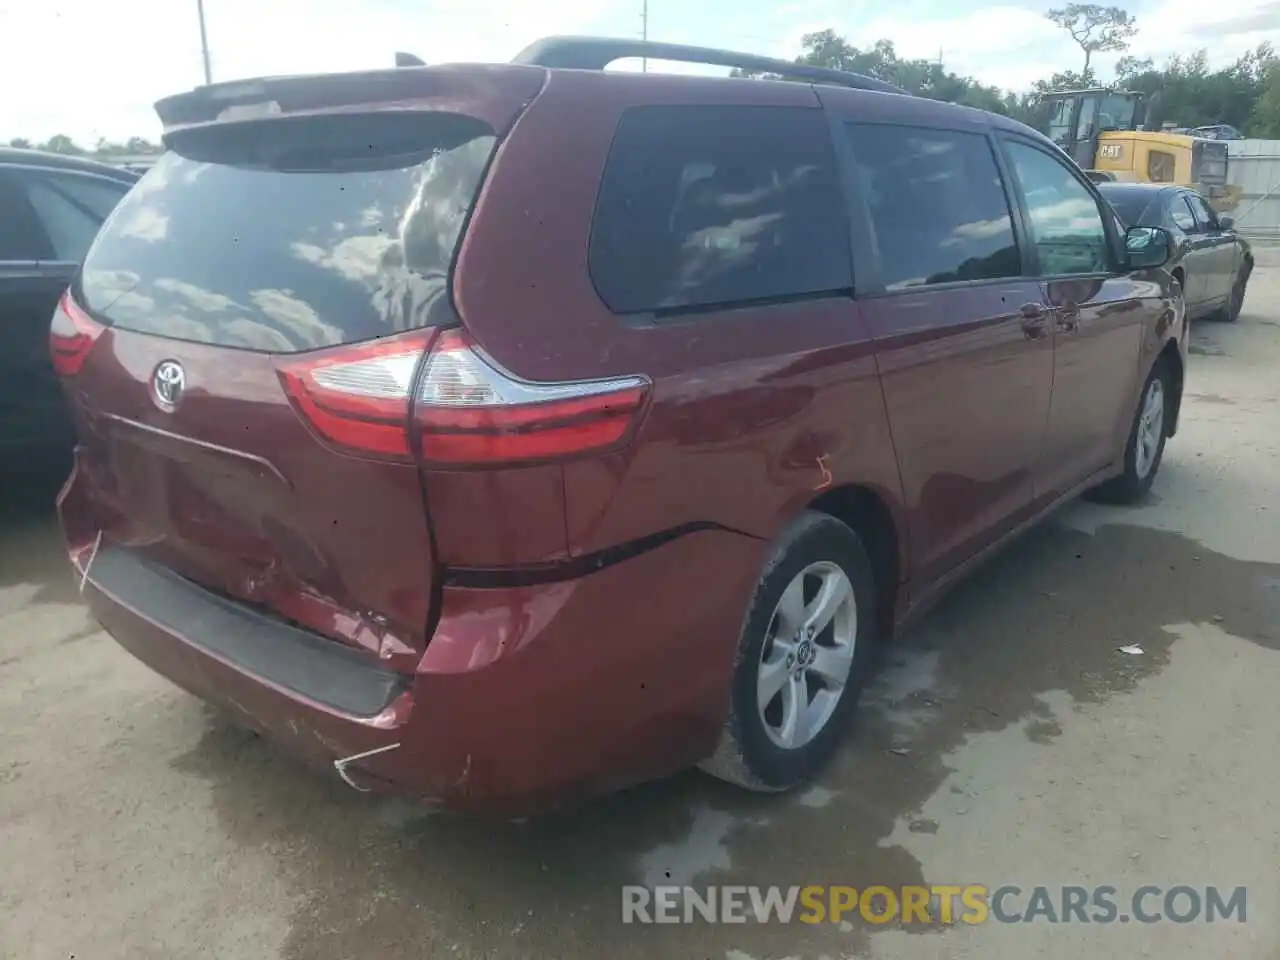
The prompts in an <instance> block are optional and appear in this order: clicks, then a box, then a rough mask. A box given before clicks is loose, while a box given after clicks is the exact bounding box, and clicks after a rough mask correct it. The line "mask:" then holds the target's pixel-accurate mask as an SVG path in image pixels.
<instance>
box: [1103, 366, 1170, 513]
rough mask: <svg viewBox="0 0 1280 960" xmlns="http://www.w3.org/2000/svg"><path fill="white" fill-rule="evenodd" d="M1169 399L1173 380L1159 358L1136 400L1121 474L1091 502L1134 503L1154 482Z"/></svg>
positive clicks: (1158, 467) (1105, 486) (1165, 429)
mask: <svg viewBox="0 0 1280 960" xmlns="http://www.w3.org/2000/svg"><path fill="white" fill-rule="evenodd" d="M1172 399H1173V377H1172V375H1171V373H1170V370H1169V364H1168V362H1167V361H1166V360H1164V359H1163V358H1161V359H1159V360H1157V361H1156V364H1155V366H1154V367H1153V368H1152V369H1151V373H1150V374H1149V375H1148V376H1147V382H1146V384H1145V385H1144V386H1143V388H1142V395H1141V398H1140V399H1139V400H1138V410H1137V412H1136V413H1135V414H1134V417H1133V426H1132V427H1130V429H1129V442H1128V443H1127V444H1125V448H1124V472H1123V473H1122V474H1120V476H1118V477H1115V478H1114V479H1112V480H1108V481H1107V482H1106V483H1104V484H1102V486H1100V487H1098V488H1097V489H1096V490H1095V491H1094V498H1095V499H1097V500H1102V501H1105V502H1107V503H1137V502H1138V501H1139V500H1141V499H1142V498H1143V497H1145V496H1146V495H1147V491H1148V490H1150V489H1151V485H1152V484H1153V483H1154V482H1155V479H1156V473H1157V472H1158V471H1159V470H1160V463H1161V461H1162V460H1163V459H1164V445H1165V441H1166V440H1167V439H1168V438H1169V433H1168V423H1169V403H1170V402H1171V401H1172Z"/></svg>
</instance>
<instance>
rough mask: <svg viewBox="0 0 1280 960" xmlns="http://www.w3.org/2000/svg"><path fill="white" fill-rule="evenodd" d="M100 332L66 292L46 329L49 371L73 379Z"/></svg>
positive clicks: (100, 328) (95, 324) (100, 329)
mask: <svg viewBox="0 0 1280 960" xmlns="http://www.w3.org/2000/svg"><path fill="white" fill-rule="evenodd" d="M102 330H103V326H102V324H100V323H98V322H97V321H95V320H94V319H93V318H92V317H90V316H89V315H88V314H87V313H85V312H84V311H83V310H82V309H80V305H79V304H78V303H76V302H75V301H74V300H72V299H71V291H70V290H68V291H67V292H66V293H64V294H63V295H62V299H61V300H59V301H58V309H57V310H55V311H54V314H53V321H52V323H50V325H49V355H50V357H51V358H52V359H53V369H54V370H55V371H57V372H58V374H60V375H61V376H64V377H74V376H75V375H76V374H77V373H79V372H80V368H81V367H83V366H84V361H85V359H86V358H87V357H88V356H89V351H90V350H92V349H93V345H94V343H96V342H97V340H98V337H99V336H101V335H102Z"/></svg>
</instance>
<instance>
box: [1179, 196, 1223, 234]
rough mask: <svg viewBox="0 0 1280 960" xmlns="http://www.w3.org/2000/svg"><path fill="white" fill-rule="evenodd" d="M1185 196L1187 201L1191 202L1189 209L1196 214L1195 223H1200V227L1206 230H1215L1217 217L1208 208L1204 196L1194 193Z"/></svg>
mask: <svg viewBox="0 0 1280 960" xmlns="http://www.w3.org/2000/svg"><path fill="white" fill-rule="evenodd" d="M1186 197H1187V203H1189V204H1191V210H1192V212H1193V213H1195V215H1196V223H1198V224H1199V225H1200V229H1201V230H1204V231H1206V232H1209V231H1213V230H1217V229H1218V218H1217V216H1215V215H1214V212H1213V211H1212V210H1210V209H1209V205H1208V204H1207V203H1205V202H1204V197H1201V196H1200V195H1199V194H1195V193H1189V194H1187V195H1186Z"/></svg>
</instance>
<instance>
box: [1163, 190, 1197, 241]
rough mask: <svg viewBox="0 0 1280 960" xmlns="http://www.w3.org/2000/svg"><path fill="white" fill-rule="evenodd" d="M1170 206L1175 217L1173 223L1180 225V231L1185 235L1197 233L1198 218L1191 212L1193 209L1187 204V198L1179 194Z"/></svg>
mask: <svg viewBox="0 0 1280 960" xmlns="http://www.w3.org/2000/svg"><path fill="white" fill-rule="evenodd" d="M1169 206H1170V208H1171V210H1170V212H1171V213H1172V215H1173V222H1174V223H1176V224H1177V225H1178V229H1179V230H1181V231H1182V232H1183V233H1195V232H1196V218H1195V215H1194V214H1192V212H1191V207H1190V206H1189V205H1188V204H1187V198H1186V197H1185V196H1183V195H1182V194H1178V195H1177V196H1176V197H1174V198H1173V202H1172V203H1171V204H1170V205H1169Z"/></svg>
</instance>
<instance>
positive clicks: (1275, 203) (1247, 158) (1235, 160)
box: [1227, 140, 1280, 240]
mask: <svg viewBox="0 0 1280 960" xmlns="http://www.w3.org/2000/svg"><path fill="white" fill-rule="evenodd" d="M1227 151H1228V155H1229V156H1230V160H1229V161H1228V168H1227V170H1228V173H1227V177H1228V179H1229V180H1230V181H1231V182H1232V183H1237V184H1239V185H1240V186H1241V187H1242V188H1243V189H1244V196H1243V197H1242V198H1241V200H1240V205H1239V206H1237V207H1236V208H1235V209H1234V210H1232V211H1231V216H1233V217H1235V220H1236V229H1237V230H1238V231H1239V232H1240V233H1242V234H1244V235H1245V236H1246V237H1256V238H1258V239H1268V240H1280V140H1228V141H1227Z"/></svg>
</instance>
